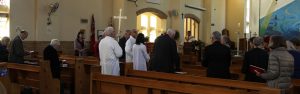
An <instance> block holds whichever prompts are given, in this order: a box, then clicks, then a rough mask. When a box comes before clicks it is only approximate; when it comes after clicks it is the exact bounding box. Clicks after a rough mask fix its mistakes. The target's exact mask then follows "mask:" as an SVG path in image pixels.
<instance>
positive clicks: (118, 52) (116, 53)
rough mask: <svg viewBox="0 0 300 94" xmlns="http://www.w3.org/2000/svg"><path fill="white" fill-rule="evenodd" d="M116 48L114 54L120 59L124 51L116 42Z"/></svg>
mask: <svg viewBox="0 0 300 94" xmlns="http://www.w3.org/2000/svg"><path fill="white" fill-rule="evenodd" d="M114 48H115V49H114V53H115V55H116V57H118V58H119V57H121V56H122V55H123V50H122V48H121V47H120V45H119V44H118V42H117V41H115V42H114Z"/></svg>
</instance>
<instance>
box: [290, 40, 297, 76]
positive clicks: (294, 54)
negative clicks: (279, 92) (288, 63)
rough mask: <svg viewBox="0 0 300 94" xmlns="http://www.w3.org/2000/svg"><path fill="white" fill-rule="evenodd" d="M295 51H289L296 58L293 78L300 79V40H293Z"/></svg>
mask: <svg viewBox="0 0 300 94" xmlns="http://www.w3.org/2000/svg"><path fill="white" fill-rule="evenodd" d="M291 42H292V45H293V46H294V47H295V49H292V50H289V53H290V54H291V55H292V56H293V57H294V74H293V78H296V79H300V40H299V39H297V38H293V39H292V40H291Z"/></svg>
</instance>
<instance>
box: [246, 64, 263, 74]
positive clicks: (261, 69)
mask: <svg viewBox="0 0 300 94" xmlns="http://www.w3.org/2000/svg"><path fill="white" fill-rule="evenodd" d="M249 71H250V72H251V73H256V72H259V73H265V72H266V70H265V69H263V68H260V67H257V66H254V65H250V67H249ZM255 71H256V72H255Z"/></svg>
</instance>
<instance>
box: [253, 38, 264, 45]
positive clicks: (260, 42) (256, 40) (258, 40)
mask: <svg viewBox="0 0 300 94" xmlns="http://www.w3.org/2000/svg"><path fill="white" fill-rule="evenodd" d="M253 44H254V45H255V46H262V45H263V44H264V38H262V37H256V38H254V39H253Z"/></svg>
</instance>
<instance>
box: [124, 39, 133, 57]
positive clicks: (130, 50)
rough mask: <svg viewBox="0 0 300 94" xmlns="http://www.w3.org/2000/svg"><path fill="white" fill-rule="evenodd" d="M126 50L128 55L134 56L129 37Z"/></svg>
mask: <svg viewBox="0 0 300 94" xmlns="http://www.w3.org/2000/svg"><path fill="white" fill-rule="evenodd" d="M125 52H126V55H130V56H132V43H131V39H128V40H127V42H126V45H125Z"/></svg>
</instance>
